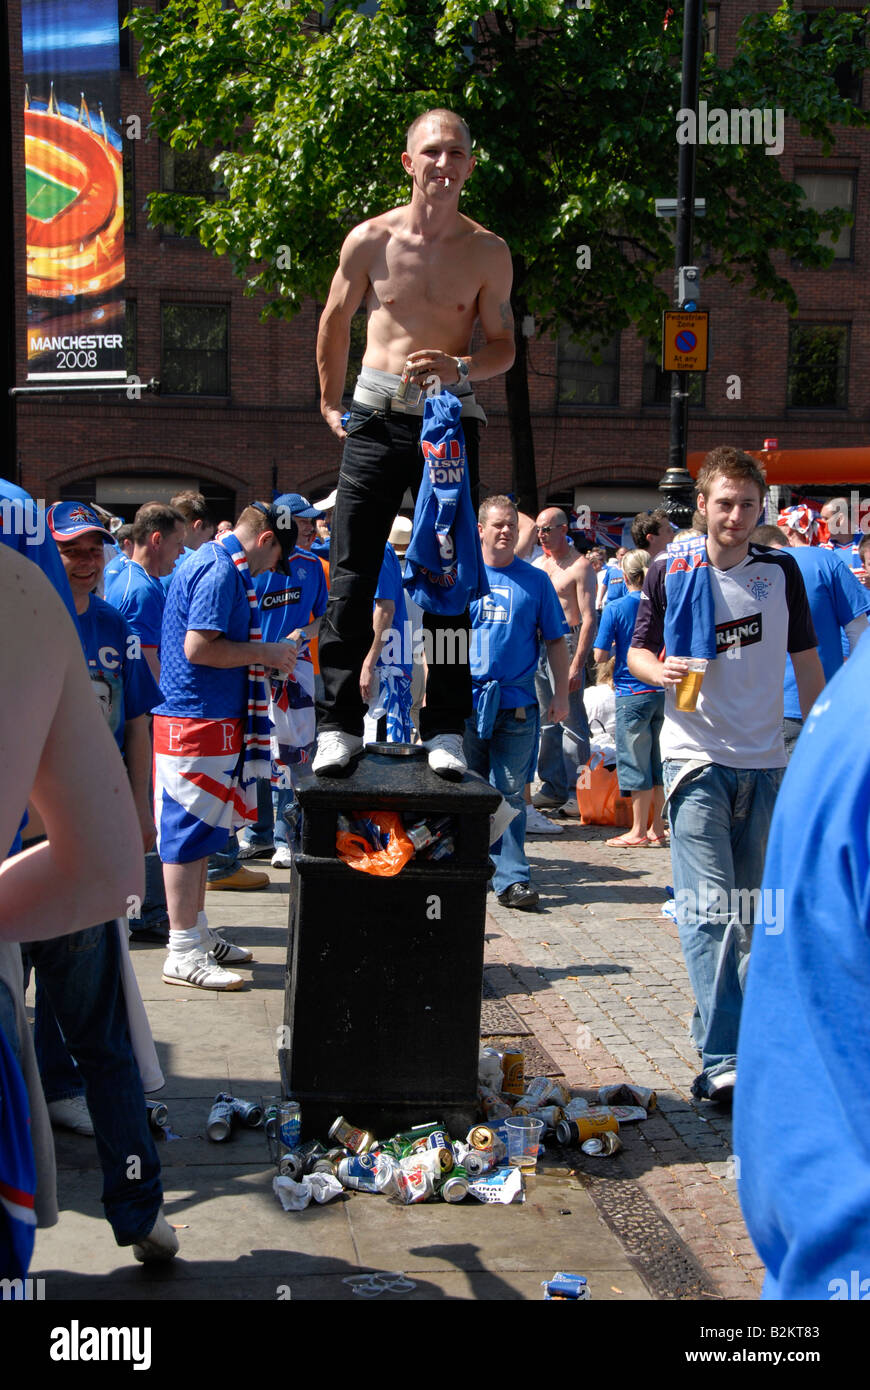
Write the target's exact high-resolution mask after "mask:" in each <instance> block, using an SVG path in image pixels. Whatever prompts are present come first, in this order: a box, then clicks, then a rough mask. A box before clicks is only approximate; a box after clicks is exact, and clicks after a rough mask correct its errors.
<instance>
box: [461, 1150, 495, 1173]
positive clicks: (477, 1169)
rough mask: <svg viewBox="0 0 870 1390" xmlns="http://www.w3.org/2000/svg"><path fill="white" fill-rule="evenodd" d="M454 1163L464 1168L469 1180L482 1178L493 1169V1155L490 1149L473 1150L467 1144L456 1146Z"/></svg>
mask: <svg viewBox="0 0 870 1390" xmlns="http://www.w3.org/2000/svg"><path fill="white" fill-rule="evenodd" d="M454 1148H455V1150H456V1162H457V1164H458V1165H459V1166H460V1167H462V1168H464V1169H465V1171H466V1173H467V1174H468V1176H469V1177H470V1178H479V1177H482V1176H483V1174H484V1173H489V1172H491V1171H492V1169H493V1168H494V1167H495V1154H494V1153H493V1151H492V1149H473V1148H472V1147H471V1146H470V1145H469V1144H461V1143H460V1144H456V1145H454Z"/></svg>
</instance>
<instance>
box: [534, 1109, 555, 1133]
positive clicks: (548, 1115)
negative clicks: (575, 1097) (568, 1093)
mask: <svg viewBox="0 0 870 1390" xmlns="http://www.w3.org/2000/svg"><path fill="white" fill-rule="evenodd" d="M529 1114H530V1116H531V1117H532V1119H535V1120H543V1122H544V1129H547V1130H550V1131H551V1132H552V1131H553V1130H554V1129H555V1128H556V1125H557V1124H558V1123H559V1121H560V1120H561V1119H562V1117H563V1111H562V1107H561V1105H542V1106H541V1108H540V1110H531V1111H529Z"/></svg>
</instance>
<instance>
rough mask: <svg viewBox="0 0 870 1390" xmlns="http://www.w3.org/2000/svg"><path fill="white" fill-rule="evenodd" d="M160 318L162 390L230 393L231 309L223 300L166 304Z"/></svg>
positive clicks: (178, 393) (174, 393) (175, 393)
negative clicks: (223, 303) (218, 301)
mask: <svg viewBox="0 0 870 1390" xmlns="http://www.w3.org/2000/svg"><path fill="white" fill-rule="evenodd" d="M161 319H162V346H161V355H160V382H161V390H162V392H163V393H164V394H165V395H169V396H228V395H229V380H230V370H229V309H228V308H227V307H226V306H225V305H221V304H164V305H162V306H161Z"/></svg>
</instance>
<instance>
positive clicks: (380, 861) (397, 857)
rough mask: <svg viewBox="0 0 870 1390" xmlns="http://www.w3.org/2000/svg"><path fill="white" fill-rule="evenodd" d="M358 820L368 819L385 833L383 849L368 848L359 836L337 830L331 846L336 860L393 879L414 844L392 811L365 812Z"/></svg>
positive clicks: (407, 858)
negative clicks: (334, 851) (333, 847)
mask: <svg viewBox="0 0 870 1390" xmlns="http://www.w3.org/2000/svg"><path fill="white" fill-rule="evenodd" d="M360 819H365V820H369V821H372V822H373V823H374V824H375V825H376V826H377V827H378V829H379V830H383V831H384V832H385V833H386V834H388V835H389V840H388V841H387V845H386V848H385V849H379V850H375V849H372V846H371V845H370V844H369V842H368V840H366V839H365V837H364V836H363V835H358V834H355V833H354V832H353V831H349V830H338V831H337V832H336V836H335V848H336V850H337V852H338V857H339V859H341V860H343V861H344V863H345V864H347V865H349V866H350V868H351V869H361V870H362V872H363V873H366V874H376V875H377V876H378V877H380V878H395V876H396V874H398V873H401V871H402V869H404V867H405V865H406V864H407V862H408V860H409V859H410V858H411V856H412V855H413V853H414V846H413V844H412V842H411V841H410V840H409V839H408V836H407V835H406V834H405V830H404V826H403V825H402V819H401V816H399V815H398V814H397V813H396V812H395V811H368V812H366V814H365V816H364V817H360Z"/></svg>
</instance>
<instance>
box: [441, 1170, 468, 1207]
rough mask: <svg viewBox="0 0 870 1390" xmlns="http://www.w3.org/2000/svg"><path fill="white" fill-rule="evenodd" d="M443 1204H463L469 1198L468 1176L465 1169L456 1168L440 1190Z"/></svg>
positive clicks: (448, 1175)
mask: <svg viewBox="0 0 870 1390" xmlns="http://www.w3.org/2000/svg"><path fill="white" fill-rule="evenodd" d="M438 1196H439V1197H440V1198H441V1200H442V1202H461V1201H463V1200H464V1199H465V1198H466V1197H467V1196H468V1174H467V1172H466V1171H465V1169H464V1168H458V1167H457V1168H454V1169H453V1172H452V1173H448V1174H447V1176H446V1178H445V1179H444V1181H443V1182H442V1183H441V1185H440V1187H439V1188H438Z"/></svg>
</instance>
